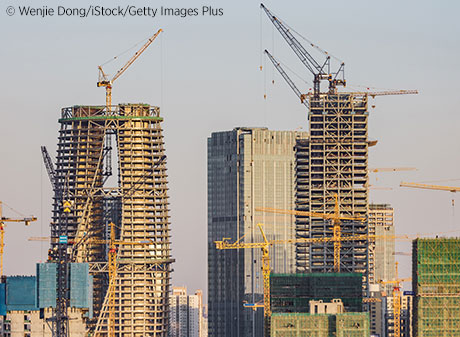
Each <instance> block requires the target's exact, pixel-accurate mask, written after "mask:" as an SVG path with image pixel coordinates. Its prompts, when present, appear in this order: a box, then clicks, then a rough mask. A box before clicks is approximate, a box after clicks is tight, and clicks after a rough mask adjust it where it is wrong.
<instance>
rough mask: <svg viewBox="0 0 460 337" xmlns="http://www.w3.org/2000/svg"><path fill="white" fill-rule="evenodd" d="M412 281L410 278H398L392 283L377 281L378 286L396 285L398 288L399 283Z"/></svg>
mask: <svg viewBox="0 0 460 337" xmlns="http://www.w3.org/2000/svg"><path fill="white" fill-rule="evenodd" d="M410 281H412V277H408V278H398V279H396V280H392V281H379V282H378V283H380V284H396V285H398V286H399V284H400V283H402V282H410Z"/></svg>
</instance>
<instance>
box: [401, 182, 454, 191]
mask: <svg viewBox="0 0 460 337" xmlns="http://www.w3.org/2000/svg"><path fill="white" fill-rule="evenodd" d="M399 186H400V187H412V188H421V189H425V190H439V191H449V192H453V193H455V192H459V191H460V187H455V186H441V185H429V184H419V183H406V182H401V184H400V185H399Z"/></svg>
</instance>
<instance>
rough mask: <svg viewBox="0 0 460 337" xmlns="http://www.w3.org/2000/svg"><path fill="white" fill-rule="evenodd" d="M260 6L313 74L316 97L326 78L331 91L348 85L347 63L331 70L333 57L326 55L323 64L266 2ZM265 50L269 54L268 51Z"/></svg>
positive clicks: (333, 91) (334, 91)
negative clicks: (334, 70)
mask: <svg viewBox="0 0 460 337" xmlns="http://www.w3.org/2000/svg"><path fill="white" fill-rule="evenodd" d="M260 7H261V8H262V9H263V10H264V12H265V14H267V16H268V18H269V19H270V21H271V22H272V23H273V25H274V26H275V27H276V29H278V31H279V32H280V34H281V36H282V37H283V38H284V39H285V40H286V42H287V43H288V44H289V46H290V47H291V48H292V50H293V51H294V53H295V54H296V55H297V56H298V57H299V59H300V61H301V62H302V63H303V65H304V66H305V67H306V68H307V69H308V70H309V71H310V72H311V73H312V74H313V94H314V95H315V96H316V97H318V96H319V94H320V86H321V81H324V80H326V81H328V82H329V92H330V93H336V92H337V86H338V85H342V86H346V81H345V78H344V77H345V75H344V68H345V63H343V62H342V63H341V64H340V67H339V69H338V70H337V71H336V72H331V57H330V56H329V55H327V56H326V59H325V61H324V62H323V63H322V64H320V63H318V62H317V61H316V60H315V59H314V58H313V56H311V54H310V53H309V52H308V51H307V50H306V49H305V48H304V47H303V46H302V44H301V43H300V42H299V41H298V40H297V39H296V38H295V37H294V35H292V33H291V30H290V29H289V28H288V27H286V25H285V24H284V23H283V22H282V21H281V20H280V19H279V18H277V17H276V16H275V15H273V13H272V12H270V10H269V9H268V8H267V7H265V6H264V4H260ZM265 52H266V53H267V54H268V51H265ZM272 62H273V61H272ZM340 75H342V78H339V76H340Z"/></svg>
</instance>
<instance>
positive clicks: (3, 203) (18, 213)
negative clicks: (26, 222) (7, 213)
mask: <svg viewBox="0 0 460 337" xmlns="http://www.w3.org/2000/svg"><path fill="white" fill-rule="evenodd" d="M2 205H5V206H6V207H7V208H9V209H10V210H11V211H13V212H14V213H16V214H17V215H20V216H22V217H23V218H25V217H26V216H25V215H24V214H22V213H21V212H19V211H16V210H15V209H14V208H13V207H11V206H10V205H8V204H7V203H6V202H4V201H2Z"/></svg>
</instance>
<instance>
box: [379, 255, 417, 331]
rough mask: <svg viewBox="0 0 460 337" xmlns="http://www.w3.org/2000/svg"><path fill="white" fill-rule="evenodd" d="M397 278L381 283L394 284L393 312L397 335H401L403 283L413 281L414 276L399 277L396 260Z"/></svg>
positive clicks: (381, 282)
mask: <svg viewBox="0 0 460 337" xmlns="http://www.w3.org/2000/svg"><path fill="white" fill-rule="evenodd" d="M395 269H396V273H395V279H394V280H392V281H379V283H380V284H393V314H394V322H395V333H394V336H395V337H401V283H402V282H408V281H411V280H412V278H410V277H409V278H398V262H396V266H395Z"/></svg>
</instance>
